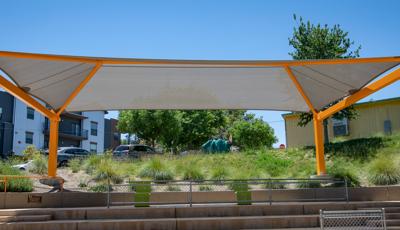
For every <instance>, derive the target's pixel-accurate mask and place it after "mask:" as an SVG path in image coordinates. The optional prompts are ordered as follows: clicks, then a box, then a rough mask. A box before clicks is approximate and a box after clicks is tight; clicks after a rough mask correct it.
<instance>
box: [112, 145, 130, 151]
mask: <svg viewBox="0 0 400 230" xmlns="http://www.w3.org/2000/svg"><path fill="white" fill-rule="evenodd" d="M124 150H129V147H128V146H118V147H117V148H116V149H115V151H124Z"/></svg>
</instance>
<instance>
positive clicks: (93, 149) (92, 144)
mask: <svg viewBox="0 0 400 230" xmlns="http://www.w3.org/2000/svg"><path fill="white" fill-rule="evenodd" d="M90 152H92V153H97V143H96V142H90Z"/></svg>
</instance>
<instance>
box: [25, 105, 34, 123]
mask: <svg viewBox="0 0 400 230" xmlns="http://www.w3.org/2000/svg"><path fill="white" fill-rule="evenodd" d="M26 118H27V119H29V120H35V110H34V109H33V108H32V107H29V106H27V107H26Z"/></svg>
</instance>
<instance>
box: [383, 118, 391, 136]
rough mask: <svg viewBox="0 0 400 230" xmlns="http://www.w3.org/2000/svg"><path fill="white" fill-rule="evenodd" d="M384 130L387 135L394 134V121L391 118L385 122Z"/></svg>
mask: <svg viewBox="0 0 400 230" xmlns="http://www.w3.org/2000/svg"><path fill="white" fill-rule="evenodd" d="M383 131H384V132H385V134H386V135H391V134H392V122H391V121H390V120H385V121H384V122H383Z"/></svg>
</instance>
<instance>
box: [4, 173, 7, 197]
mask: <svg viewBox="0 0 400 230" xmlns="http://www.w3.org/2000/svg"><path fill="white" fill-rule="evenodd" d="M6 192H7V177H6V176H5V177H4V193H6Z"/></svg>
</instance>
